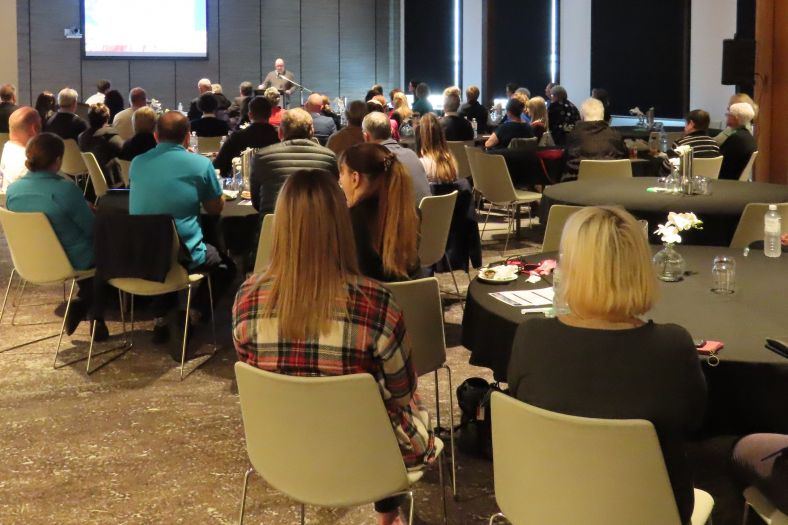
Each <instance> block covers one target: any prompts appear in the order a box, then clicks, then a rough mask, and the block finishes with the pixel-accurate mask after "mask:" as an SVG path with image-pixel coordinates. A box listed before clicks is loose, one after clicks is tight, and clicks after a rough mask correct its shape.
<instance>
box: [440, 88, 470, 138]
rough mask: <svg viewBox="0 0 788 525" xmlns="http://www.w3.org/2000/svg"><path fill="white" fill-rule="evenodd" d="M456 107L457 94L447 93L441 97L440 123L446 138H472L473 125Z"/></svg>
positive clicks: (458, 107)
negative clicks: (441, 111)
mask: <svg viewBox="0 0 788 525" xmlns="http://www.w3.org/2000/svg"><path fill="white" fill-rule="evenodd" d="M458 109H460V97H459V96H458V95H456V94H454V93H448V94H447V95H446V96H445V97H443V117H442V118H441V119H440V123H441V128H443V133H444V134H445V135H446V140H454V141H459V140H473V126H472V125H471V123H470V122H469V121H467V120H466V119H465V118H463V117H461V116H460V115H459V114H458V113H457V110H458Z"/></svg>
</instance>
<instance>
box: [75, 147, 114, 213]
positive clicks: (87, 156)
mask: <svg viewBox="0 0 788 525" xmlns="http://www.w3.org/2000/svg"><path fill="white" fill-rule="evenodd" d="M81 155H82V160H83V161H84V162H85V166H87V167H88V175H89V176H90V179H89V180H90V182H91V183H92V184H93V191H95V192H96V201H98V200H99V199H100V198H101V197H103V196H104V195H106V194H107V191H109V186H108V185H107V179H106V177H104V172H103V171H101V166H99V164H98V161H97V160H96V156H95V155H93V154H92V153H82V154H81ZM87 189H88V186H87V184H85V191H87Z"/></svg>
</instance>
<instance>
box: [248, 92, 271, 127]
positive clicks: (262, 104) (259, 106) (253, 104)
mask: <svg viewBox="0 0 788 525" xmlns="http://www.w3.org/2000/svg"><path fill="white" fill-rule="evenodd" d="M269 118H271V101H269V100H268V99H267V98H265V97H254V98H253V99H252V100H250V101H249V120H251V121H252V122H268V119H269Z"/></svg>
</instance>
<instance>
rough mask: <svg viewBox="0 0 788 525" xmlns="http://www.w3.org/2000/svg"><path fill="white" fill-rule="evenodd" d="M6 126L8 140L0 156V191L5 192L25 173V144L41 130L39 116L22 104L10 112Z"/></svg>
mask: <svg viewBox="0 0 788 525" xmlns="http://www.w3.org/2000/svg"><path fill="white" fill-rule="evenodd" d="M8 128H9V136H8V142H6V143H5V145H4V146H3V151H2V156H0V183H2V187H0V193H6V192H7V191H8V186H9V185H11V183H12V182H14V181H16V180H18V179H19V178H20V177H22V176H24V174H25V173H27V164H26V163H27V155H26V154H25V146H27V143H28V141H29V140H30V139H32V138H33V137H35V136H36V135H38V134H39V133H40V132H41V117H40V116H39V115H38V112H37V111H36V110H35V109H33V108H31V107H30V106H22V107H20V108H19V109H17V110H16V111H14V112H13V113H11V118H10V119H9V120H8Z"/></svg>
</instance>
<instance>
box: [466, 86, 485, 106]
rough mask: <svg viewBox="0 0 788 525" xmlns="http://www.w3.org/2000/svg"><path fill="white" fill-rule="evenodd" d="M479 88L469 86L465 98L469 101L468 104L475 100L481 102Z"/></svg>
mask: <svg viewBox="0 0 788 525" xmlns="http://www.w3.org/2000/svg"><path fill="white" fill-rule="evenodd" d="M480 93H481V92H480V91H479V88H478V87H476V86H468V89H466V90H465V98H466V99H468V102H473V101H474V100H479V94H480Z"/></svg>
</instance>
